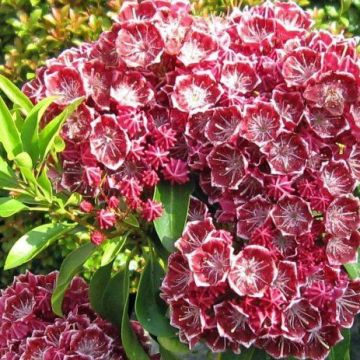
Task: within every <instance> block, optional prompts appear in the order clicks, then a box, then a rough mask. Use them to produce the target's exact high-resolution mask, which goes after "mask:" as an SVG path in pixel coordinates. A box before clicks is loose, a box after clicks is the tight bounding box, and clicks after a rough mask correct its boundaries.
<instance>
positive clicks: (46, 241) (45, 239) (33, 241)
mask: <svg viewBox="0 0 360 360" xmlns="http://www.w3.org/2000/svg"><path fill="white" fill-rule="evenodd" d="M75 226H76V224H62V223H50V224H44V225H40V226H38V227H36V228H34V229H31V230H30V231H29V232H28V233H26V234H25V235H23V236H22V237H21V238H20V239H19V240H17V241H16V243H15V244H14V245H13V247H12V248H11V250H10V252H9V254H8V256H7V258H6V261H5V270H8V269H13V268H15V267H18V266H20V265H22V264H24V263H26V262H28V261H30V260H31V259H33V258H34V257H35V256H37V255H38V254H40V253H41V252H42V251H43V250H45V249H46V248H47V247H48V246H49V245H50V244H52V243H53V242H54V241H55V240H56V239H58V238H60V237H61V236H63V235H64V234H66V233H67V232H69V231H70V230H72V229H74V228H75Z"/></svg>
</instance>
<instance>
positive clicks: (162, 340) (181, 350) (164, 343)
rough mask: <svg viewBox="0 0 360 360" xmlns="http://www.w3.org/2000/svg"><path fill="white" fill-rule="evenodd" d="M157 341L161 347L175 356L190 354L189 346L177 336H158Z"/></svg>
mask: <svg viewBox="0 0 360 360" xmlns="http://www.w3.org/2000/svg"><path fill="white" fill-rule="evenodd" d="M157 341H158V342H159V344H160V345H161V347H162V348H164V349H165V350H167V351H169V352H171V353H172V354H174V355H176V356H179V357H180V358H181V357H183V356H185V355H187V354H190V350H189V348H188V347H187V346H186V345H185V344H183V343H182V342H180V340H179V338H178V337H177V336H172V337H162V336H159V337H158V338H157Z"/></svg>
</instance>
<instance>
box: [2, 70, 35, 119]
mask: <svg viewBox="0 0 360 360" xmlns="http://www.w3.org/2000/svg"><path fill="white" fill-rule="evenodd" d="M0 89H1V90H2V91H3V92H4V94H5V95H6V96H7V97H8V98H9V99H10V100H11V101H12V102H13V103H14V104H16V105H18V106H19V107H20V108H21V111H22V112H23V113H24V114H25V115H26V114H28V113H29V112H30V111H31V109H32V108H33V104H32V102H31V101H30V99H29V98H28V97H27V96H26V95H25V94H24V93H23V92H22V91H21V90H20V89H19V88H17V87H16V85H14V84H13V83H12V82H11V81H10V80H9V79H7V78H6V77H5V76H3V75H0Z"/></svg>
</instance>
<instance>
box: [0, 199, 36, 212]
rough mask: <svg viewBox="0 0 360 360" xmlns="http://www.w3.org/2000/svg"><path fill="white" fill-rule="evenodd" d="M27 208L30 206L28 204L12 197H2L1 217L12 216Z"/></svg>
mask: <svg viewBox="0 0 360 360" xmlns="http://www.w3.org/2000/svg"><path fill="white" fill-rule="evenodd" d="M27 209H29V208H28V207H27V206H26V205H24V204H23V203H22V202H20V201H18V200H15V199H13V198H11V197H3V198H0V217H10V216H12V215H14V214H17V213H18V212H20V211H23V210H27Z"/></svg>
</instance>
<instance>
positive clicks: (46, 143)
mask: <svg viewBox="0 0 360 360" xmlns="http://www.w3.org/2000/svg"><path fill="white" fill-rule="evenodd" d="M83 100H84V98H79V99H77V100H75V101H74V102H73V103H71V104H70V105H68V106H67V107H66V108H65V109H64V110H63V111H62V113H61V114H59V115H58V116H56V117H55V118H54V119H53V120H51V121H50V122H49V123H48V124H47V125H46V126H45V128H44V129H43V130H42V131H41V132H40V134H39V152H40V154H39V156H40V162H42V161H43V160H44V159H45V158H46V156H47V155H48V153H49V151H50V149H51V148H52V146H53V145H54V141H55V138H56V137H57V136H58V135H59V132H60V129H61V127H62V125H63V124H64V123H65V121H66V120H67V119H68V118H69V116H70V115H71V114H72V113H73V112H74V111H75V110H76V109H77V107H78V106H79V105H80V104H81V103H82V102H83Z"/></svg>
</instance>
